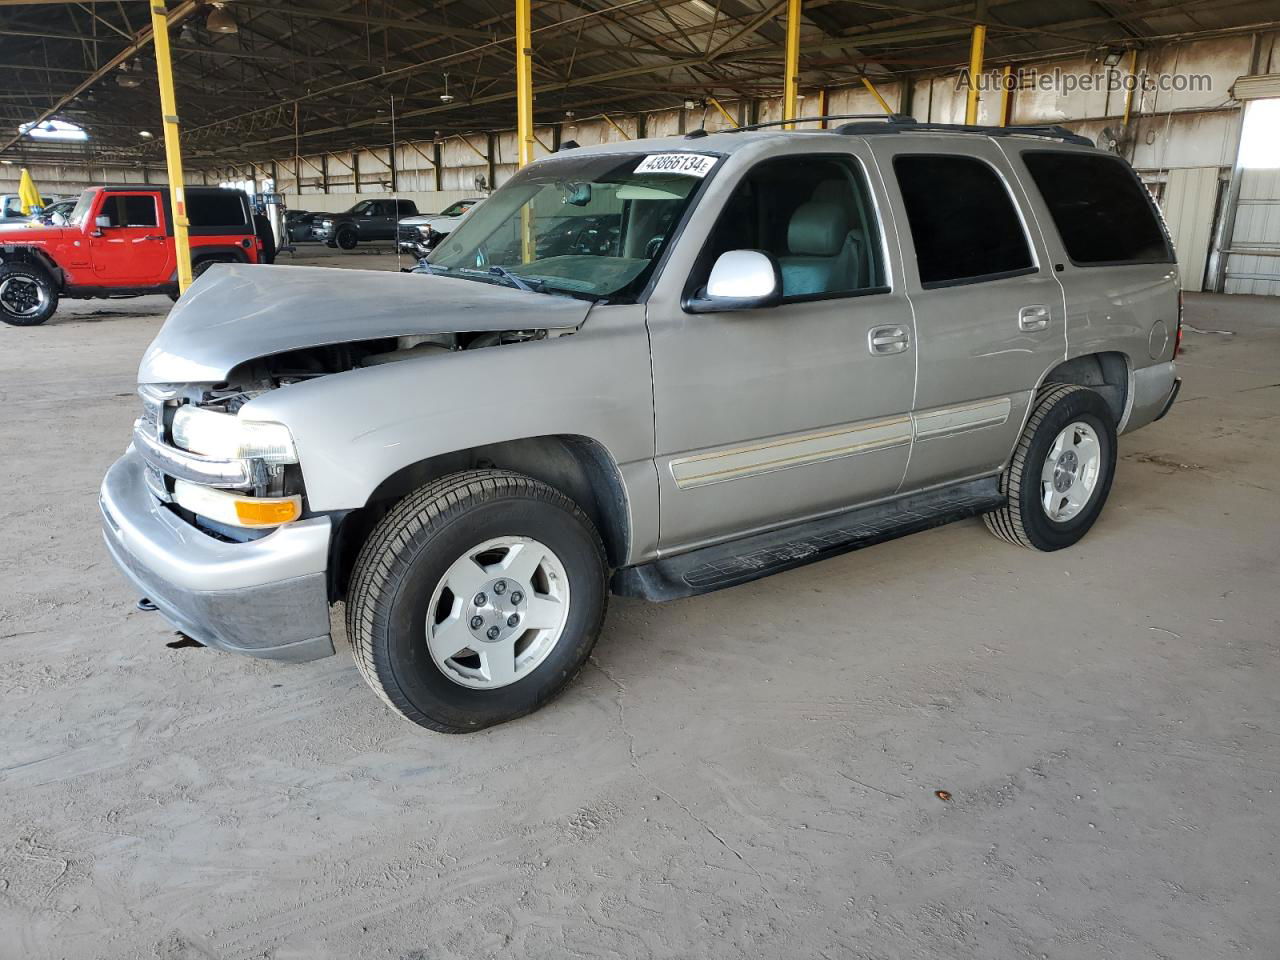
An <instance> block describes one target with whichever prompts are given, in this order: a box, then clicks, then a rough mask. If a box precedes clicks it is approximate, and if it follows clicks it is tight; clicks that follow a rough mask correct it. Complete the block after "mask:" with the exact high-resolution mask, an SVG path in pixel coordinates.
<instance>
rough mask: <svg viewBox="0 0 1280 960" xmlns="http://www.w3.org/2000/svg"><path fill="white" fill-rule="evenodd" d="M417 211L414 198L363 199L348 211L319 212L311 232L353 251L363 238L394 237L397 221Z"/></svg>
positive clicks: (328, 242)
mask: <svg viewBox="0 0 1280 960" xmlns="http://www.w3.org/2000/svg"><path fill="white" fill-rule="evenodd" d="M417 213H418V207H417V205H416V204H415V203H414V202H413V201H412V200H399V199H396V198H391V199H387V200H361V201H360V202H359V203H357V204H356V205H355V206H353V207H352V208H351V209H350V210H347V211H346V212H345V213H325V214H317V215H316V218H315V220H313V221H312V225H313V228H314V229H313V231H312V233H313V236H314V238H315V239H316V240H322V241H324V242H325V243H327V244H328V245H329V246H331V247H341V248H342V249H343V250H350V249H351V248H352V247H354V246H355V245H356V244H357V243H360V242H361V241H368V240H394V239H395V237H396V222H397V221H398V220H399V219H400V218H401V217H404V216H415V215H417Z"/></svg>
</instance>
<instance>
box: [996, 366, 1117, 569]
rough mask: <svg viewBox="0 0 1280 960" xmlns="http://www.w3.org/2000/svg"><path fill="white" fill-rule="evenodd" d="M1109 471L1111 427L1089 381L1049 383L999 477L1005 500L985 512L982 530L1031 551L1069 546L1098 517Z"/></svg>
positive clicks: (1111, 463) (1113, 429)
mask: <svg viewBox="0 0 1280 960" xmlns="http://www.w3.org/2000/svg"><path fill="white" fill-rule="evenodd" d="M1115 470H1116V427H1115V421H1114V419H1113V417H1112V415H1111V408H1110V407H1108V406H1107V402H1106V401H1105V400H1103V399H1102V397H1101V395H1099V394H1098V393H1097V392H1096V391H1093V390H1090V389H1089V388H1088V387H1081V386H1077V385H1075V384H1055V385H1051V386H1049V387H1047V388H1045V390H1043V391H1042V392H1041V394H1040V396H1039V398H1038V399H1037V401H1036V405H1035V409H1034V410H1032V412H1031V417H1030V418H1029V419H1028V421H1027V426H1026V428H1025V429H1024V430H1023V432H1022V437H1021V438H1020V439H1019V441H1018V446H1017V448H1016V449H1015V450H1014V453H1013V459H1012V460H1011V461H1010V463H1009V469H1008V470H1006V471H1005V473H1004V476H1003V477H1001V479H1000V487H1001V492H1002V493H1004V494H1005V495H1006V496H1007V497H1008V501H1007V502H1006V503H1005V505H1004V506H1003V507H1001V508H1000V509H999V510H996V511H995V512H993V513H988V514H987V515H986V516H985V517H984V519H985V520H986V524H987V529H988V530H990V531H991V532H992V533H994V534H995V535H996V536H997V537H999V538H1000V539H1002V540H1006V541H1008V542H1009V543H1013V544H1017V545H1018V546H1022V547H1029V548H1031V549H1033V550H1061V549H1062V548H1063V547H1069V546H1071V545H1072V544H1074V543H1076V542H1077V541H1079V540H1080V538H1081V537H1083V536H1084V535H1085V534H1086V533H1088V532H1089V528H1090V527H1092V526H1093V523H1094V521H1095V520H1097V519H1098V514H1100V513H1101V512H1102V506H1103V504H1104V503H1106V501H1107V494H1108V493H1109V492H1110V490H1111V480H1112V477H1113V476H1114V475H1115Z"/></svg>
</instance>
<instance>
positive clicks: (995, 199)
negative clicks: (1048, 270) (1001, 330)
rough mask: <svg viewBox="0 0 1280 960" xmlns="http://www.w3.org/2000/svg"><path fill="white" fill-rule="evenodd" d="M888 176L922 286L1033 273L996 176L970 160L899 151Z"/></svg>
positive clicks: (1016, 222)
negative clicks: (899, 204) (895, 191)
mask: <svg viewBox="0 0 1280 960" xmlns="http://www.w3.org/2000/svg"><path fill="white" fill-rule="evenodd" d="M893 169H894V173H895V174H896V175H897V178H898V187H899V189H900V190H901V191H902V202H903V205H904V206H905V207H906V211H907V222H908V223H909V224H910V226H911V237H912V240H913V242H914V244H915V249H916V263H917V265H918V267H919V270H920V283H921V285H922V286H924V287H940V286H949V285H954V284H960V283H977V282H980V281H982V280H995V279H998V278H1000V277H1006V276H1011V275H1014V274H1018V273H1026V272H1029V271H1031V270H1032V269H1034V261H1033V260H1032V257H1031V247H1030V245H1029V244H1028V243H1027V234H1026V231H1025V230H1023V227H1022V220H1021V219H1020V218H1019V217H1018V211H1017V209H1016V208H1015V207H1014V205H1013V200H1012V198H1011V197H1010V196H1009V190H1008V188H1007V187H1006V186H1005V184H1004V181H1003V179H1002V178H1001V176H1000V174H998V173H997V172H996V170H995V168H993V167H992V166H991V165H990V164H988V163H986V162H984V161H982V160H979V159H977V158H976V157H965V156H958V155H954V154H951V155H945V154H900V155H899V156H896V157H894V158H893Z"/></svg>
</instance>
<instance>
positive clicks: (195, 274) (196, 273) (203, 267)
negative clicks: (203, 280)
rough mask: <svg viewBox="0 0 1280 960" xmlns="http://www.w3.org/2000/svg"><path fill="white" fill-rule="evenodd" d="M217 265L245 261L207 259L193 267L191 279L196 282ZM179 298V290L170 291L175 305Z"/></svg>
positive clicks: (222, 258) (170, 296)
mask: <svg viewBox="0 0 1280 960" xmlns="http://www.w3.org/2000/svg"><path fill="white" fill-rule="evenodd" d="M215 263H243V261H242V260H239V259H236V258H234V257H205V258H204V259H203V260H197V261H196V262H195V263H193V264H192V265H191V279H192V280H195V279H197V278H199V277H202V276H204V274H205V271H207V270H208V269H209V268H210V267H212V266H213V265H214V264H215ZM178 296H179V294H178V291H177V290H170V291H169V299H170V300H172V301H173V302H174V303H177V302H178Z"/></svg>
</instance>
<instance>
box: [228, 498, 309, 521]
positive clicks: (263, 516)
mask: <svg viewBox="0 0 1280 960" xmlns="http://www.w3.org/2000/svg"><path fill="white" fill-rule="evenodd" d="M235 506H236V517H237V518H238V519H239V521H240V525H241V526H244V527H278V526H280V524H282V523H292V522H293V521H294V520H297V519H298V517H300V516H301V515H302V498H301V497H285V498H283V499H279V500H256V499H255V500H249V499H241V498H239V497H237V498H236V501H235Z"/></svg>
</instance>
